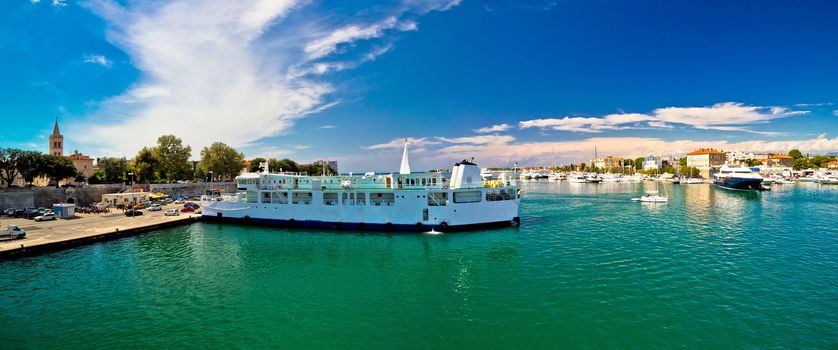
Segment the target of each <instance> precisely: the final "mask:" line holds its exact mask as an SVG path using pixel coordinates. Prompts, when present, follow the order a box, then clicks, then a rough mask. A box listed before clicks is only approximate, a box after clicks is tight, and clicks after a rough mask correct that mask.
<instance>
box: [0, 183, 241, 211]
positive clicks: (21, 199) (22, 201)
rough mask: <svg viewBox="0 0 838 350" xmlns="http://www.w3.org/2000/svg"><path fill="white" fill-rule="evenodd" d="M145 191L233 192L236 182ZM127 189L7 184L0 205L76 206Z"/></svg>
mask: <svg viewBox="0 0 838 350" xmlns="http://www.w3.org/2000/svg"><path fill="white" fill-rule="evenodd" d="M143 187H144V188H145V189H146V190H147V191H148V192H162V193H165V194H168V195H170V196H175V195H181V196H189V197H193V196H200V195H202V194H205V193H206V191H207V190H208V189H216V188H217V189H220V190H221V191H222V192H223V193H235V192H236V183H235V182H213V183H186V184H151V185H143ZM126 190H130V188H129V187H127V186H125V185H122V184H114V185H87V186H85V187H77V188H73V187H70V188H66V189H64V188H55V187H31V188H14V187H12V188H8V189H5V190H2V191H0V208H2V209H5V208H25V207H45V208H49V207H52V205H53V204H55V203H69V202H72V203H74V204H76V205H78V206H89V205H91V204H93V203H98V202H101V201H102V195H103V194H106V193H118V192H123V191H126Z"/></svg>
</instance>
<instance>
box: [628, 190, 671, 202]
mask: <svg viewBox="0 0 838 350" xmlns="http://www.w3.org/2000/svg"><path fill="white" fill-rule="evenodd" d="M631 200H632V201H633V202H646V203H665V202H668V201H669V197H667V196H661V195H660V194H658V192H657V191H648V192H646V193H644V194H643V195H642V196H640V198H632V199H631Z"/></svg>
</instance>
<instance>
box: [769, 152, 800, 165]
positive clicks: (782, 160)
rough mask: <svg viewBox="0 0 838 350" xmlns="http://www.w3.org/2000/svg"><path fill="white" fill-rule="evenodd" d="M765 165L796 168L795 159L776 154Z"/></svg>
mask: <svg viewBox="0 0 838 350" xmlns="http://www.w3.org/2000/svg"><path fill="white" fill-rule="evenodd" d="M765 165H766V166H769V167H786V168H791V167H793V166H794V158H792V156H789V155H785V154H775V155H772V156H771V157H769V158H768V160H767V161H766V162H765Z"/></svg>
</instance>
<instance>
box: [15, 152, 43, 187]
mask: <svg viewBox="0 0 838 350" xmlns="http://www.w3.org/2000/svg"><path fill="white" fill-rule="evenodd" d="M44 163H45V156H44V155H43V154H41V153H40V152H35V151H21V156H20V158H19V159H18V162H17V171H18V172H19V173H20V176H21V177H23V180H24V181H25V182H26V183H27V184H31V183H32V181H35V178H36V177H38V176H39V175H41V174H43V173H44V171H43V170H44Z"/></svg>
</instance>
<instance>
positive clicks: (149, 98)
mask: <svg viewBox="0 0 838 350" xmlns="http://www.w3.org/2000/svg"><path fill="white" fill-rule="evenodd" d="M836 13H838V2H836V1H805V2H789V1H769V0H760V1H757V0H753V1H710V0H702V1H639V0H638V1H619V0H603V1H595V0H591V1H581V0H574V1H559V0H555V1H553V0H543V1H542V0H533V1H513V0H497V1H486V0H425V1H420V0H395V1H366V0H351V1H341V0H331V1H316V0H239V1H226V0H202V1H198V0H167V1H158V0H142V1H134V0H119V1H117V0H4V1H2V2H0V121H2V122H3V123H2V124H3V127H0V147H18V148H25V149H33V150H38V151H42V152H46V151H47V147H48V141H47V138H48V135H49V134H50V133H51V131H52V125H53V122H54V121H55V120H56V119H57V120H58V121H59V123H60V125H61V131H62V134H63V135H64V139H65V153H69V152H70V151H72V150H79V151H81V152H82V153H84V154H88V155H91V156H93V157H103V156H120V157H121V156H125V157H127V158H131V157H133V155H135V154H136V152H137V151H138V150H139V149H140V148H142V147H143V146H151V145H153V144H154V143H155V140H156V138H157V137H158V136H160V135H163V134H174V135H176V136H178V137H181V138H182V139H183V140H184V142H186V143H187V144H189V145H191V146H192V148H193V158H195V159H198V158H199V157H200V149H201V148H203V147H206V146H208V145H210V144H212V143H213V142H218V141H220V142H224V143H227V144H229V145H231V146H234V147H236V148H237V149H239V150H241V151H242V152H244V153H245V155H246V157H247V158H253V157H257V156H261V157H274V158H286V157H287V158H291V159H295V160H298V161H304V162H307V161H313V160H317V159H329V160H337V161H338V162H339V167H340V170H341V171H342V172H349V171H355V172H361V171H393V170H396V169H398V166H399V159H400V157H401V148H402V145H403V142H404V139H408V140H409V143H410V149H411V157H410V160H411V166H412V168H413V169H414V170H423V169H433V168H448V167H450V166H451V165H452V164H453V163H454V162H456V161H458V160H461V159H465V158H471V157H475V162H476V163H477V164H478V165H481V166H510V165H513V164H515V163H518V164H519V165H550V164H553V163H556V164H567V163H573V162H579V161H586V160H589V159H591V158H593V157H594V149H595V148H596V150H597V154H598V155H599V156H600V157H601V156H604V155H614V156H623V157H638V156H645V155H653V154H654V155H679V154H684V153H686V152H689V151H691V150H694V149H696V148H701V147H713V148H717V149H723V150H742V151H753V152H782V153H785V152H788V150H789V149H792V148H798V149H800V150H801V151H803V152H805V153H812V154H815V153H832V152H838V64H836V62H838V40H836V39H835V38H838V25H835V14H836Z"/></svg>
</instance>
